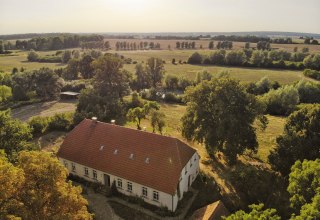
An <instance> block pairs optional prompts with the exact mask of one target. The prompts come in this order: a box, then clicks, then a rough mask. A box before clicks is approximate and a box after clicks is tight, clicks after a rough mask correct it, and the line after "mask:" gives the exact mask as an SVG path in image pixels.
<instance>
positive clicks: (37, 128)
mask: <svg viewBox="0 0 320 220" xmlns="http://www.w3.org/2000/svg"><path fill="white" fill-rule="evenodd" d="M28 124H29V126H30V127H31V128H32V134H33V135H34V136H38V135H41V134H43V133H45V132H46V131H47V129H48V125H49V118H48V117H40V116H36V117H32V118H31V119H30V121H29V122H28Z"/></svg>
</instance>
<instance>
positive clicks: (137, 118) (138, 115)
mask: <svg viewBox="0 0 320 220" xmlns="http://www.w3.org/2000/svg"><path fill="white" fill-rule="evenodd" d="M145 117H146V112H145V109H144V108H140V107H136V108H133V109H129V111H128V114H127V118H128V120H129V121H132V122H134V123H136V125H137V129H138V130H141V127H140V124H141V120H142V119H143V118H145Z"/></svg>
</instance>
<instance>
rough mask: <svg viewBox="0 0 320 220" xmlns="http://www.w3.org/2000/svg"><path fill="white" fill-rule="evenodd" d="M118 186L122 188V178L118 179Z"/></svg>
mask: <svg viewBox="0 0 320 220" xmlns="http://www.w3.org/2000/svg"><path fill="white" fill-rule="evenodd" d="M118 188H120V189H122V180H121V179H118Z"/></svg>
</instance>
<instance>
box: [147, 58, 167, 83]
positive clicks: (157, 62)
mask: <svg viewBox="0 0 320 220" xmlns="http://www.w3.org/2000/svg"><path fill="white" fill-rule="evenodd" d="M146 72H147V74H148V75H149V78H150V79H151V86H152V87H156V86H157V85H158V84H160V83H161V80H162V78H163V75H164V72H165V71H164V65H163V61H162V60H161V59H159V58H154V57H150V58H149V59H148V60H147V62H146Z"/></svg>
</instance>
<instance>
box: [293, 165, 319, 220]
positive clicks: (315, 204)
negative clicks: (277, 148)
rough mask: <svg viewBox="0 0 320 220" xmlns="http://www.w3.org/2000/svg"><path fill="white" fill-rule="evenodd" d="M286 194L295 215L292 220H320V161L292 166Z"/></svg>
mask: <svg viewBox="0 0 320 220" xmlns="http://www.w3.org/2000/svg"><path fill="white" fill-rule="evenodd" d="M288 192H289V194H290V196H291V198H290V203H291V207H292V208H293V209H294V211H295V214H296V215H297V216H295V217H294V219H317V218H320V159H317V160H315V161H312V160H311V161H307V160H304V161H303V162H301V161H297V162H296V163H295V164H294V165H293V166H292V168H291V173H290V175H289V186H288Z"/></svg>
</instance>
